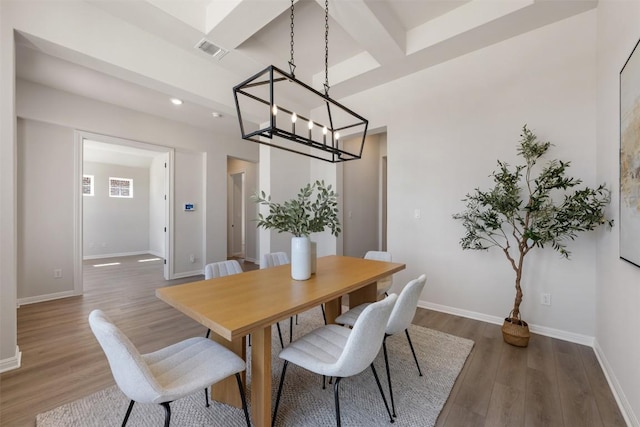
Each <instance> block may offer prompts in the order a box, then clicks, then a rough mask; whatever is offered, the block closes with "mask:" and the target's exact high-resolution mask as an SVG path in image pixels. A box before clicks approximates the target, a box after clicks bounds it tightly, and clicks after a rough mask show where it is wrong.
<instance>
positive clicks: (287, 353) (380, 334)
mask: <svg viewBox="0 0 640 427" xmlns="http://www.w3.org/2000/svg"><path fill="white" fill-rule="evenodd" d="M396 299H397V295H395V294H391V295H389V296H388V297H387V298H385V299H383V300H382V301H378V302H376V303H372V304H370V305H369V306H368V307H367V308H366V309H365V310H363V311H362V313H361V315H360V318H359V319H358V321H357V322H356V324H355V325H354V326H353V328H352V329H349V328H346V327H344V326H339V325H333V324H332V325H324V326H321V327H320V328H317V329H315V330H313V331H311V332H309V333H308V334H305V335H303V336H302V337H301V338H299V339H297V340H295V341H294V342H292V343H291V344H289V345H288V346H287V347H285V349H284V350H282V351H281V352H280V355H279V357H280V358H281V359H284V366H283V367H282V374H281V376H280V384H279V386H278V393H277V397H276V404H275V409H274V412H273V421H272V425H274V424H275V421H276V418H277V415H278V406H279V405H280V398H281V396H282V387H283V385H284V379H285V374H286V372H287V367H288V366H289V363H293V364H295V365H298V366H300V367H302V368H304V369H307V370H308V371H311V372H314V373H316V374H320V375H322V376H323V377H327V376H329V377H335V382H334V383H333V391H334V400H335V410H336V425H337V426H338V427H339V426H340V425H341V419H340V400H339V386H340V381H341V380H342V379H343V378H346V377H350V376H353V375H356V374H359V373H360V372H362V371H364V370H365V369H367V367H369V366H370V367H371V370H372V371H373V375H374V377H375V379H376V383H377V385H378V390H379V391H380V395H381V396H382V400H383V401H384V405H385V407H386V409H387V413H388V414H389V419H390V422H393V421H394V420H393V417H392V415H391V411H390V410H389V405H388V404H387V399H386V397H385V396H384V392H383V391H382V385H381V384H380V379H379V378H378V374H377V372H376V369H375V367H374V365H373V360H374V359H375V358H376V355H377V354H378V353H379V351H380V346H381V345H382V341H383V339H384V331H385V328H386V326H387V322H388V321H389V316H390V315H391V311H392V309H393V306H394V304H395V302H396Z"/></svg>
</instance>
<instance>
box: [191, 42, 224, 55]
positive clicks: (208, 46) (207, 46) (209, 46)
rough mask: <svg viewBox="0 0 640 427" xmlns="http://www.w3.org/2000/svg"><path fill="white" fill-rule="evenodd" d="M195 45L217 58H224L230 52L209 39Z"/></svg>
mask: <svg viewBox="0 0 640 427" xmlns="http://www.w3.org/2000/svg"><path fill="white" fill-rule="evenodd" d="M195 47H196V49H199V50H201V51H203V52H204V53H206V54H207V55H209V56H211V57H213V58H215V59H217V60H220V59H222V57H223V56H225V55H226V54H227V52H228V51H227V50H226V49H223V48H221V47H219V46H216V45H215V44H213V43H211V42H210V41H209V40H207V39H202V40H200V41H199V42H198V44H196V46H195Z"/></svg>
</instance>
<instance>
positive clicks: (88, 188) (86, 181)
mask: <svg viewBox="0 0 640 427" xmlns="http://www.w3.org/2000/svg"><path fill="white" fill-rule="evenodd" d="M82 195H83V196H93V195H94V194H93V175H82Z"/></svg>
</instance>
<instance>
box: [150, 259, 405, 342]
mask: <svg viewBox="0 0 640 427" xmlns="http://www.w3.org/2000/svg"><path fill="white" fill-rule="evenodd" d="M404 268H405V265H404V264H399V263H393V262H383V261H374V260H366V259H363V258H354V257H346V256H337V255H330V256H326V257H320V258H318V260H317V269H316V270H317V271H316V274H313V275H312V276H311V278H310V279H309V280H304V281H298V280H293V279H292V278H291V265H288V264H287V265H282V266H279V267H272V268H267V269H261V270H253V271H247V272H244V273H240V274H234V275H231V276H225V277H219V278H216V279H210V280H201V281H198V282H191V283H185V284H182V285H176V286H169V287H165V288H159V289H156V296H157V297H158V298H160V299H161V300H163V301H165V302H166V303H168V304H169V305H171V306H173V307H174V308H176V309H178V310H180V311H181V312H183V313H184V314H186V315H187V316H189V317H191V318H192V319H194V320H196V321H197V322H199V323H201V324H202V325H204V326H206V327H208V328H210V329H211V330H212V331H213V332H215V333H217V334H218V335H220V336H221V337H223V338H225V339H227V340H232V339H235V338H239V337H242V336H244V335H247V334H248V333H251V331H252V330H255V329H257V328H263V327H266V326H269V325H272V324H274V323H275V322H278V321H280V320H284V319H286V318H288V317H290V316H292V315H294V314H297V313H301V312H303V311H306V310H308V309H310V308H312V307H315V306H318V305H320V304H322V303H325V302H327V301H330V300H333V299H336V298H338V297H340V296H341V295H344V294H347V293H349V292H351V291H354V290H357V289H359V288H361V287H363V286H365V285H367V284H370V283H372V282H374V281H377V280H379V279H381V278H383V277H386V276H389V275H390V274H393V273H396V272H398V271H400V270H403V269H404Z"/></svg>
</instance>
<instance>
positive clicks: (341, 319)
mask: <svg viewBox="0 0 640 427" xmlns="http://www.w3.org/2000/svg"><path fill="white" fill-rule="evenodd" d="M426 282H427V276H426V275H424V274H422V275H420V277H418V278H417V279H413V280H411V281H410V282H409V283H407V285H406V286H405V287H404V289H403V290H402V292H400V295H399V296H398V301H397V302H396V304H395V306H394V307H393V311H392V312H391V315H390V316H389V321H388V322H387V325H386V327H385V335H384V339H383V341H382V350H383V352H384V362H385V367H386V368H387V382H388V384H389V394H390V396H391V408H392V410H393V416H394V417H396V405H395V400H394V398H393V387H392V385H391V371H390V369H389V356H388V353H387V338H388V337H390V336H392V335H395V334H397V333H399V332H402V331H404V333H405V335H406V336H407V341H408V343H409V347H410V348H411V353H412V354H413V360H415V362H416V366H417V368H418V374H419V375H420V376H422V370H421V369H420V364H419V363H418V357H417V356H416V352H415V349H414V348H413V343H412V342H411V336H410V335H409V325H411V321H412V320H413V318H414V316H415V314H416V309H417V308H418V301H419V299H420V295H421V294H422V290H423V289H424V285H425V284H426ZM369 305H370V304H368V303H367V304H361V305H359V306H357V307H354V308H352V309H351V310H349V311H347V312H346V313H344V314H341V315H340V316H338V317H337V318H336V323H338V324H341V325H345V326H352V327H354V328H355V327H356V325H357V324H358V323H359V319H360V317H361V316H362V314H363V313H364V311H365V310H366V309H367V308H368V306H369Z"/></svg>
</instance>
